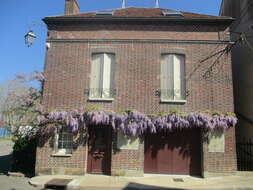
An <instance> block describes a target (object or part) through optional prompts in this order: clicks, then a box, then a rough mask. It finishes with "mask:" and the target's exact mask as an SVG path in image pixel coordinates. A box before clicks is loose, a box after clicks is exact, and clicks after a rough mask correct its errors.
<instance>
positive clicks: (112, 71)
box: [109, 54, 115, 97]
mask: <svg viewBox="0 0 253 190" xmlns="http://www.w3.org/2000/svg"><path fill="white" fill-rule="evenodd" d="M109 56H110V59H111V77H110V97H112V90H113V88H114V87H115V86H114V78H115V55H114V54H109Z"/></svg>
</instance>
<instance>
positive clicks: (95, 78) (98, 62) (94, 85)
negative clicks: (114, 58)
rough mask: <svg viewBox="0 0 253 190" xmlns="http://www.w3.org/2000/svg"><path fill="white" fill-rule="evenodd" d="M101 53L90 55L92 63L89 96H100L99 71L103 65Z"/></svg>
mask: <svg viewBox="0 0 253 190" xmlns="http://www.w3.org/2000/svg"><path fill="white" fill-rule="evenodd" d="M102 61H103V55H102V54H94V55H92V65H91V78H90V97H91V98H97V97H100V93H99V91H100V88H101V79H102V77H101V72H102V67H103V64H102V63H103V62H102Z"/></svg>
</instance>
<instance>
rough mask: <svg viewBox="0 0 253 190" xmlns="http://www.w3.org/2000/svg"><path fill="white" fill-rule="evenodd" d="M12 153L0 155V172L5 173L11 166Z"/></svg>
mask: <svg viewBox="0 0 253 190" xmlns="http://www.w3.org/2000/svg"><path fill="white" fill-rule="evenodd" d="M11 161H12V154H8V155H3V156H0V173H2V174H7V173H8V171H9V170H10V167H11Z"/></svg>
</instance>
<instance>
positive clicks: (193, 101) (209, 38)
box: [36, 23, 236, 176]
mask: <svg viewBox="0 0 253 190" xmlns="http://www.w3.org/2000/svg"><path fill="white" fill-rule="evenodd" d="M226 30H227V27H226V26H225V25H220V24H205V23H187V24H186V25H185V24H184V25H183V24H172V23H169V24H166V25H165V24H160V25H159V24H156V23H149V24H123V23H122V24H117V25H116V24H96V25H95V24H84V25H81V24H77V25H71V24H70V25H67V24H65V25H57V26H56V25H49V36H48V43H50V48H49V49H48V51H47V56H46V66H45V78H46V80H45V84H44V94H43V96H44V97H43V104H44V106H45V107H46V109H47V110H54V109H72V108H80V107H83V106H84V107H86V106H90V105H96V106H98V107H100V108H103V109H105V110H114V111H118V110H126V109H129V108H134V109H136V110H138V111H140V112H143V113H147V114H151V113H158V112H161V111H165V112H168V111H169V110H172V109H175V108H176V109H178V110H180V111H184V112H191V111H198V110H207V109H208V110H219V111H224V112H233V89H232V76H231V73H232V72H231V58H230V52H228V53H227V54H225V55H223V56H222V57H221V58H220V59H219V64H217V65H216V66H215V67H214V68H213V76H212V77H210V78H207V79H204V78H203V74H204V73H205V71H206V70H207V68H208V67H210V65H211V64H213V61H214V60H215V57H214V58H211V59H209V60H207V61H205V62H203V63H201V66H200V67H199V69H197V70H196V71H195V72H193V71H194V69H195V68H196V67H197V66H198V63H199V61H200V60H202V59H204V58H206V57H207V56H208V55H211V54H212V53H214V52H217V51H219V50H221V49H223V48H224V47H226V45H227V41H226V40H228V39H227V35H225V33H226ZM95 52H111V53H115V58H116V75H115V89H116V95H115V97H114V100H113V101H112V102H90V101H88V95H87V94H85V93H84V92H85V89H89V78H90V71H91V55H92V53H95ZM162 53H182V54H184V55H185V57H186V63H185V65H186V81H187V82H186V87H187V98H186V100H187V102H186V103H184V104H176V103H175V104H171V103H161V102H160V97H159V96H157V93H156V91H157V90H158V89H160V60H161V54H162ZM190 76H191V77H190ZM50 139H51V140H52V138H49V140H48V141H47V142H46V143H45V144H43V145H42V146H40V147H38V149H37V162H36V172H37V174H45V173H53V174H56V173H65V174H84V173H86V167H87V166H86V162H87V159H86V158H87V149H86V146H87V144H85V143H84V144H83V143H82V142H80V143H81V144H80V145H79V146H77V148H76V149H75V150H74V152H73V155H72V157H53V156H51V153H52V147H50ZM113 139H114V140H113V147H115V143H116V140H115V139H116V135H115V134H114V138H113ZM84 141H85V140H84ZM85 142H86V141H85ZM200 146H201V147H202V145H200ZM114 149H115V148H113V150H112V160H111V172H112V175H143V165H144V146H143V143H140V145H139V149H138V150H121V151H116V150H114ZM202 150H203V153H202V165H203V169H202V170H203V171H202V175H203V176H209V175H215V173H217V174H224V173H230V172H234V171H236V155H235V138H234V129H229V130H228V131H226V132H225V152H224V153H209V152H208V149H207V144H206V142H203V147H202Z"/></svg>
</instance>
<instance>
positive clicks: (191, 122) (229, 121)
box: [37, 107, 237, 136]
mask: <svg viewBox="0 0 253 190" xmlns="http://www.w3.org/2000/svg"><path fill="white" fill-rule="evenodd" d="M37 110H39V111H40V113H41V115H39V116H38V118H37V120H38V123H39V124H40V125H43V124H44V123H47V122H46V121H47V120H49V121H50V123H52V122H54V121H55V122H56V123H59V121H60V122H61V123H62V124H63V125H66V126H68V127H70V128H71V129H72V131H73V132H76V131H78V129H79V128H80V126H82V127H86V126H89V125H100V126H109V125H110V126H112V128H113V130H115V131H121V132H122V133H123V134H125V135H127V136H142V135H144V134H145V133H157V132H161V131H172V130H174V129H180V130H181V129H187V128H205V129H209V130H214V129H228V128H230V127H234V126H235V125H236V123H237V118H236V117H234V116H229V115H225V114H215V115H211V114H210V113H200V112H193V113H189V114H176V113H171V114H167V115H163V116H152V117H151V116H147V115H146V114H143V113H140V112H138V111H128V112H125V113H121V114H119V113H115V112H107V111H85V109H76V110H70V111H67V112H66V111H61V112H57V111H53V112H50V113H46V114H45V113H44V109H43V107H40V108H38V109H37ZM81 124H82V125H81Z"/></svg>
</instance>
